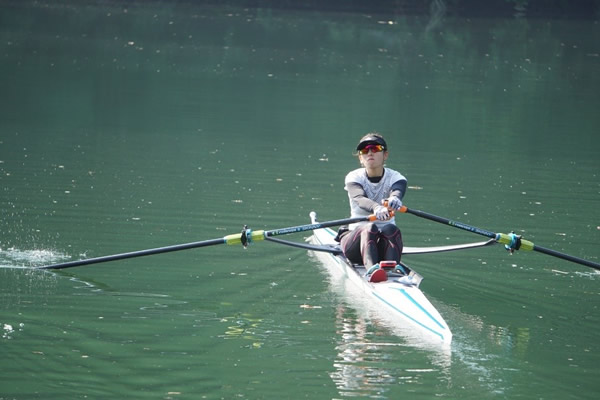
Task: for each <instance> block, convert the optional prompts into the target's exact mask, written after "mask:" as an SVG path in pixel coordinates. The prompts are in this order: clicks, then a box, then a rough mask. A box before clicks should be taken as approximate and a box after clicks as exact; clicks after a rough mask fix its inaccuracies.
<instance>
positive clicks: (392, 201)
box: [387, 196, 402, 210]
mask: <svg viewBox="0 0 600 400" xmlns="http://www.w3.org/2000/svg"><path fill="white" fill-rule="evenodd" d="M387 202H388V207H389V208H391V209H392V210H399V209H400V207H402V200H400V199H399V198H398V197H396V196H390V198H389V199H387Z"/></svg>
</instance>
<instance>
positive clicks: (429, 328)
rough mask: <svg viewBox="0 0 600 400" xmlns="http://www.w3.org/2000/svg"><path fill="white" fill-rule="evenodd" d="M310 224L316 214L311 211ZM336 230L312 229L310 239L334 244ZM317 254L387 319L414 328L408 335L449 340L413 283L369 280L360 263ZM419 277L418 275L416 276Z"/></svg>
mask: <svg viewBox="0 0 600 400" xmlns="http://www.w3.org/2000/svg"><path fill="white" fill-rule="evenodd" d="M311 217H312V218H313V223H314V222H315V219H316V215H315V214H314V213H311ZM336 235H337V232H335V231H333V230H332V229H329V228H324V229H317V230H314V231H313V236H312V239H311V240H312V242H313V244H317V245H324V246H331V245H336V244H337V242H335V240H334V238H335V236H336ZM316 256H317V257H318V258H319V260H321V262H323V263H324V264H326V266H327V267H328V268H333V269H334V270H336V271H337V272H341V273H342V274H343V276H344V278H346V279H347V280H349V281H351V282H352V283H353V284H354V286H355V287H357V288H359V289H360V291H361V292H364V293H365V294H367V295H368V297H370V299H371V300H372V301H373V302H374V303H376V305H377V308H378V309H379V310H381V311H383V312H384V313H385V314H386V315H387V316H388V317H389V318H388V319H390V318H391V319H394V320H398V321H402V325H406V326H407V327H408V326H409V325H410V330H411V331H414V332H413V333H414V334H413V335H411V336H413V337H414V336H426V337H427V339H428V340H435V341H440V342H442V343H450V342H451V340H452V333H451V332H450V328H448V325H447V324H446V321H444V319H443V318H442V316H441V315H440V313H439V312H438V311H437V310H436V309H435V307H434V306H433V305H432V304H431V302H430V301H429V300H428V299H427V298H426V297H425V295H424V294H423V292H421V290H420V289H419V287H418V283H419V282H420V279H418V280H416V282H417V283H416V284H407V283H403V282H402V281H401V280H402V279H401V278H398V277H389V278H388V280H387V281H384V282H377V283H372V282H369V281H368V279H367V278H365V276H364V275H365V273H366V270H365V268H364V267H363V266H355V265H352V264H351V263H350V262H349V261H348V260H347V259H346V258H345V257H344V256H342V255H334V254H332V253H328V252H318V254H316ZM417 276H418V275H417Z"/></svg>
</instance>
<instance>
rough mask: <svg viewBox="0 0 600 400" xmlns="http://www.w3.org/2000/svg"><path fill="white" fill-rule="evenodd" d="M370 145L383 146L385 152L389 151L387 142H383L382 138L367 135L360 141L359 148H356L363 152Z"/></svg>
mask: <svg viewBox="0 0 600 400" xmlns="http://www.w3.org/2000/svg"><path fill="white" fill-rule="evenodd" d="M370 144H380V145H382V146H383V149H384V150H387V143H386V142H385V140H383V138H382V137H381V136H376V135H367V136H365V137H363V138H362V139H360V142H358V146H356V150H357V151H358V150H362V149H364V148H365V147H367V146H368V145H370Z"/></svg>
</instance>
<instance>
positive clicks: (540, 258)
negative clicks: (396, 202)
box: [0, 2, 600, 399]
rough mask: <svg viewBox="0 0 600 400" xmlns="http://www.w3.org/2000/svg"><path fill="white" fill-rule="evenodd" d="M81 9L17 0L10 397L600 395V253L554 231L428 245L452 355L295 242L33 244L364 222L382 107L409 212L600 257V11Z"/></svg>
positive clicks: (4, 108)
mask: <svg viewBox="0 0 600 400" xmlns="http://www.w3.org/2000/svg"><path fill="white" fill-rule="evenodd" d="M58 4H59V5H53V3H49V4H45V3H43V2H36V3H29V2H22V3H19V2H5V4H2V5H1V8H0V73H1V76H2V78H0V92H1V93H2V94H1V96H0V190H1V191H0V212H1V216H2V217H1V221H0V265H2V268H0V296H1V300H0V349H1V350H0V351H1V356H2V361H1V363H0V372H1V375H2V382H1V383H0V398H1V399H31V398H43V399H64V398H173V399H178V398H194V399H196V398H210V399H218V398H223V399H231V398H247V399H258V398H265V399H271V398H315V399H322V398H323V399H326V398H330V399H339V398H345V397H359V398H361V397H362V398H384V399H397V398H407V397H410V398H422V399H429V398H434V397H442V398H451V399H455V398H463V399H464V398H469V399H471V398H472V399H502V398H510V399H515V398H523V399H534V398H535V399H592V398H596V396H597V394H598V392H599V390H600V383H598V382H600V367H599V365H600V358H599V355H598V354H599V351H600V348H599V345H598V328H599V326H600V319H599V318H598V308H599V306H600V298H599V295H600V286H599V278H598V273H597V272H595V271H594V270H593V269H590V268H587V267H584V266H580V265H577V264H573V263H569V262H566V261H561V260H559V259H557V258H553V257H550V256H547V255H543V254H539V253H531V252H529V253H527V252H521V253H518V254H515V255H512V256H510V255H509V254H507V253H506V252H505V251H504V250H503V249H502V248H501V246H495V247H492V248H482V249H476V250H470V251H463V252H453V253H443V254H432V255H420V256H416V255H415V256H406V257H405V261H406V262H407V263H409V264H411V265H412V266H413V267H415V269H417V270H418V271H419V272H420V273H421V274H422V275H424V276H425V278H426V279H425V281H424V282H423V284H422V285H421V288H422V290H423V291H424V293H425V294H426V295H427V296H428V297H429V298H430V300H431V301H432V303H434V304H435V306H436V307H437V308H438V310H439V311H440V313H441V314H442V315H443V316H444V318H445V319H446V321H447V322H448V325H449V326H450V328H451V329H452V331H453V333H454V338H453V342H452V347H451V350H450V354H443V353H441V352H438V351H436V349H431V348H421V347H420V346H418V345H415V344H414V343H412V342H410V341H409V340H407V339H406V338H404V337H402V336H401V335H398V334H396V332H395V331H394V329H392V328H391V327H390V326H388V325H387V324H386V323H385V322H383V321H379V320H378V319H377V318H376V317H373V316H372V315H371V314H369V313H368V312H365V311H364V310H363V309H362V308H361V306H360V302H358V304H357V301H356V299H355V298H353V297H352V296H351V295H349V294H348V293H347V292H346V291H345V290H344V288H343V287H341V286H340V284H339V282H336V281H335V280H334V279H333V278H331V276H330V275H329V273H328V272H327V270H326V269H325V268H324V267H323V266H322V265H321V264H319V262H318V261H317V260H315V259H314V258H313V257H311V256H309V255H307V252H306V251H304V250H300V249H294V248H287V247H282V246H281V245H278V244H274V243H265V242H259V243H255V244H253V245H252V246H250V247H249V248H248V249H246V250H243V249H242V248H241V247H239V248H238V247H230V246H213V247H207V248H202V249H196V250H187V251H180V252H176V253H170V254H163V255H156V256H151V257H144V258H137V259H131V260H125V261H117V262H112V263H105V264H98V265H94V266H86V267H80V268H73V269H68V270H63V271H61V272H44V271H35V270H31V269H27V268H22V267H23V266H32V265H45V264H50V263H55V262H61V261H68V260H73V259H79V258H87V257H96V256H102V255H106V254H114V253H120V252H126V251H133V250H139V249H145V248H152V247H160V246H165V245H171V244H178V243H186V242H192V241H198V240H207V239H213V238H220V237H223V236H224V235H227V234H230V233H237V232H239V231H240V230H241V229H242V226H243V225H244V224H248V225H249V226H250V227H251V228H252V229H275V228H282V227H286V226H293V225H301V224H305V223H308V221H309V220H308V213H309V212H310V211H312V210H315V211H317V212H318V214H319V217H320V219H321V220H328V219H338V218H344V217H346V216H347V215H348V210H347V200H346V194H345V192H344V190H343V178H344V175H345V174H346V173H347V172H348V171H349V170H350V169H352V168H355V167H356V166H357V162H356V160H355V159H354V158H353V157H352V155H351V153H352V150H353V147H354V145H355V143H356V141H357V139H358V138H359V137H360V136H362V135H363V134H364V133H366V132H368V131H371V130H377V131H380V132H382V133H383V134H384V135H385V136H386V138H387V139H388V143H389V145H390V150H391V151H390V158H389V160H388V165H389V166H390V167H392V168H394V169H397V170H399V171H401V172H402V173H403V174H404V175H406V176H407V177H408V181H409V186H410V190H409V191H408V194H407V196H406V197H405V203H406V204H407V205H408V206H409V207H412V208H416V209H422V210H424V211H428V212H431V213H433V214H437V215H441V216H445V217H448V218H451V219H456V220H460V221H462V222H465V223H468V224H472V225H475V226H478V227H481V228H484V229H488V230H492V231H499V232H509V231H511V230H514V231H515V232H517V233H519V234H523V235H525V237H526V238H528V239H530V240H532V241H534V242H535V243H537V244H539V245H542V246H544V247H549V248H552V249H554V250H557V251H561V252H565V253H568V254H572V255H575V256H578V257H584V258H588V259H590V260H593V261H596V262H598V261H599V260H600V252H599V247H598V244H599V243H600V213H599V211H598V204H599V200H600V196H599V194H600V179H599V176H600V163H599V162H598V158H599V155H600V137H599V136H598V129H599V128H600V117H599V116H598V112H597V109H598V106H599V104H600V94H599V92H598V88H599V87H600V77H599V75H598V73H597V71H598V70H599V69H598V67H599V66H600V56H599V54H600V49H599V48H598V40H597V38H598V37H599V33H600V32H599V30H600V27H599V25H598V22H597V21H594V20H559V19H553V20H550V19H541V18H538V19H533V18H531V19H515V18H510V19H494V18H470V19H467V18H460V17H450V16H446V17H445V18H442V19H441V20H440V21H438V22H437V23H434V22H435V20H432V19H431V18H430V17H429V16H427V15H424V16H402V15H398V14H389V15H377V14H368V13H363V12H360V13H345V12H334V11H309V10H302V11H300V10H296V11H290V10H283V9H268V8H247V9H243V8H236V7H234V6H230V5H222V6H198V5H189V4H183V3H165V2H162V3H143V2H139V3H131V4H130V3H119V2H107V3H104V5H103V6H96V5H93V3H79V5H77V4H78V3H77V2H72V3H69V2H61V3H58ZM398 222H399V225H400V226H401V228H402V231H403V235H404V239H405V243H406V245H408V246H428V245H440V244H454V243H464V242H469V241H478V240H482V238H481V237H478V236H474V235H473V234H470V233H468V232H463V231H460V230H457V229H453V228H451V227H444V226H442V225H439V224H435V223H433V222H428V221H425V220H423V219H419V218H417V217H414V216H410V215H406V216H400V217H399V218H398ZM307 236H309V234H299V235H295V237H291V236H290V237H288V238H290V239H294V240H298V241H302V240H303V239H305V238H306V237H307Z"/></svg>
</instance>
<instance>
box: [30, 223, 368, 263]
mask: <svg viewBox="0 0 600 400" xmlns="http://www.w3.org/2000/svg"><path fill="white" fill-rule="evenodd" d="M374 219H375V216H373V215H371V216H368V217H355V218H345V219H338V220H333V221H327V222H322V223H315V224H308V225H299V226H293V227H290V228H281V229H274V230H271V231H264V230H258V231H251V230H249V229H247V230H245V232H243V233H236V234H232V235H227V236H225V237H223V238H219V239H212V240H204V241H201V242H192V243H184V244H177V245H173V246H166V247H158V248H154V249H146V250H139V251H132V252H129V253H121V254H113V255H109V256H103V257H95V258H88V259H85V260H76V261H69V262H65V263H60V264H52V265H46V266H42V267H38V268H39V269H63V268H71V267H79V266H83V265H90V264H98V263H103V262H107V261H115V260H124V259H127V258H134V257H142V256H149V255H153V254H161V253H169V252H172V251H179V250H187V249H194V248H197V247H206V246H214V245H217V244H243V245H246V244H247V243H249V242H252V241H256V240H263V239H265V238H267V237H272V236H279V235H287V234H289V233H297V232H306V231H312V230H314V229H321V228H327V227H331V226H339V225H346V224H352V223H355V222H361V221H372V220H374Z"/></svg>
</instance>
